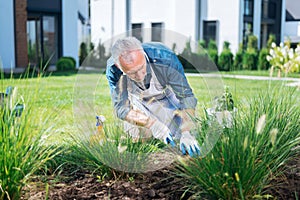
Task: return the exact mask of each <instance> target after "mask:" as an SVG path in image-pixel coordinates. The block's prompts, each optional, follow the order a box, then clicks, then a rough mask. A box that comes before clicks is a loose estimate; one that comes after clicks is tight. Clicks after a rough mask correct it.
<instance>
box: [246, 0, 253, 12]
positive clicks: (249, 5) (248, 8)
mask: <svg viewBox="0 0 300 200" xmlns="http://www.w3.org/2000/svg"><path fill="white" fill-rule="evenodd" d="M244 15H247V16H253V0H245V1H244Z"/></svg>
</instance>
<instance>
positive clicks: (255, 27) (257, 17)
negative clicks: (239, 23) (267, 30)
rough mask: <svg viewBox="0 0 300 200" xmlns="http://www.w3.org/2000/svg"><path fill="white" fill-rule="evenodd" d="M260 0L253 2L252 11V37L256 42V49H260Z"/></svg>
mask: <svg viewBox="0 0 300 200" xmlns="http://www.w3.org/2000/svg"><path fill="white" fill-rule="evenodd" d="M261 4H262V2H261V0H255V1H254V9H253V12H254V14H253V35H255V36H256V37H257V38H258V40H257V47H260V39H259V38H260V32H261V31H260V29H261Z"/></svg>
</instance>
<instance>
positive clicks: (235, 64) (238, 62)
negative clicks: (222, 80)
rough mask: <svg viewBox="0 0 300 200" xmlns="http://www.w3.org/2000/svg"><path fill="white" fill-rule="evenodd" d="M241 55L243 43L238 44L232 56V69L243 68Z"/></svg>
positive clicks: (242, 53)
mask: <svg viewBox="0 0 300 200" xmlns="http://www.w3.org/2000/svg"><path fill="white" fill-rule="evenodd" d="M243 55H244V50H243V44H242V43H241V44H240V45H239V49H238V51H237V52H236V54H235V56H234V61H233V69H234V70H241V69H243Z"/></svg>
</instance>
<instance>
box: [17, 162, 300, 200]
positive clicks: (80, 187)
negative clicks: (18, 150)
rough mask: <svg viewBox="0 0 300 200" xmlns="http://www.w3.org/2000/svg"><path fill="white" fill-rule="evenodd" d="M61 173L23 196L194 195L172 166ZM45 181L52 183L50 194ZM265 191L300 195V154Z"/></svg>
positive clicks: (159, 198) (159, 199)
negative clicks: (104, 174)
mask: <svg viewBox="0 0 300 200" xmlns="http://www.w3.org/2000/svg"><path fill="white" fill-rule="evenodd" d="M61 177H64V175H62V174H60V179H59V180H57V181H55V179H54V178H53V177H50V178H49V177H48V180H47V181H44V183H43V182H41V180H39V181H36V182H34V183H32V184H30V186H28V187H27V188H25V191H24V193H25V194H24V195H23V197H22V199H28V200H39V199H46V197H47V196H48V199H50V200H60V199H61V200H71V199H72V200H84V199H99V200H100V199H101V200H106V199H107V200H108V199H111V200H114V199H122V200H123V199H124V200H147V199H156V200H163V199H164V200H173V199H174V200H177V199H189V198H190V199H192V198H191V194H190V193H184V191H182V188H183V187H184V186H185V184H186V183H183V182H180V180H176V179H175V178H174V177H173V176H172V174H171V173H170V170H169V169H163V170H159V171H155V172H149V173H145V174H131V175H128V174H127V175H123V176H120V175H119V177H115V178H112V179H109V180H104V181H100V179H99V178H97V177H95V176H93V175H91V174H89V173H87V172H85V171H78V172H77V173H75V174H74V175H72V178H70V177H65V178H64V180H62V178H61ZM172 177H173V178H172ZM181 181H182V180H181ZM45 182H48V183H49V185H48V186H49V189H48V195H46V184H45ZM183 194H184V195H183ZM265 194H271V195H272V196H273V197H275V199H284V200H289V199H297V198H298V199H300V198H299V196H300V158H299V160H296V161H293V162H291V163H290V164H289V165H288V167H287V168H286V170H285V172H284V175H282V176H280V177H279V178H276V179H274V180H273V181H272V184H271V185H270V187H269V188H267V189H266V190H265ZM271 199H274V198H271Z"/></svg>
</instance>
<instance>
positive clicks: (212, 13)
mask: <svg viewBox="0 0 300 200" xmlns="http://www.w3.org/2000/svg"><path fill="white" fill-rule="evenodd" d="M207 3H208V4H207V18H206V20H217V21H218V22H219V33H218V37H219V38H218V41H217V45H218V48H219V52H221V51H222V49H223V43H224V41H228V42H230V48H231V50H232V52H236V51H237V50H238V47H239V43H240V34H239V32H240V28H241V25H240V23H241V20H240V17H241V15H240V12H242V11H240V3H241V2H240V0H226V1H224V0H209V1H208V2H207ZM204 19H205V18H204Z"/></svg>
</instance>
